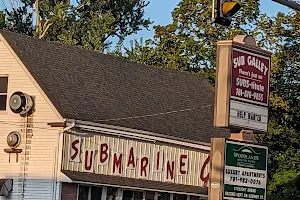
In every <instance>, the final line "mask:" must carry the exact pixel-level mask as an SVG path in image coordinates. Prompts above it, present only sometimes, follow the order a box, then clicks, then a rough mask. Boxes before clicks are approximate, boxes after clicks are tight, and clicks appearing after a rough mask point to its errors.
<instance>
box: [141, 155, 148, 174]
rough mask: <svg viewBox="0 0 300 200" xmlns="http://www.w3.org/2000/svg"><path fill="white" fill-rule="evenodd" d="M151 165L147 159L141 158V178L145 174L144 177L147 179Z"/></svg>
mask: <svg viewBox="0 0 300 200" xmlns="http://www.w3.org/2000/svg"><path fill="white" fill-rule="evenodd" d="M148 164H149V159H148V158H147V157H142V158H141V176H143V173H144V177H147V171H146V169H147V166H148Z"/></svg>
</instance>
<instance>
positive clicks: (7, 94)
mask: <svg viewBox="0 0 300 200" xmlns="http://www.w3.org/2000/svg"><path fill="white" fill-rule="evenodd" d="M2 77H4V78H7V86H6V93H3V92H0V96H5V95H6V102H5V110H0V114H6V113H7V110H8V109H7V108H8V107H9V106H8V102H9V86H10V83H9V80H10V79H9V76H8V74H0V78H2Z"/></svg>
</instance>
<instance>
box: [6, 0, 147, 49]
mask: <svg viewBox="0 0 300 200" xmlns="http://www.w3.org/2000/svg"><path fill="white" fill-rule="evenodd" d="M21 1H22V5H21V6H20V7H17V8H13V9H12V10H8V9H5V10H4V13H5V14H6V16H7V28H8V29H10V30H13V31H16V32H19V33H24V34H27V35H33V36H36V37H38V38H45V39H47V40H52V41H59V42H61V43H64V44H70V45H77V46H80V47H83V48H86V49H91V50H98V51H104V50H105V49H107V48H108V47H109V46H110V44H111V39H112V37H118V38H119V39H124V38H125V37H126V36H128V35H131V34H133V33H136V32H137V31H138V30H140V29H142V28H148V26H149V25H150V24H151V22H150V20H149V19H145V18H144V8H145V7H146V6H147V5H148V3H146V2H145V1H144V0H80V1H78V2H77V4H76V5H73V4H71V3H70V1H69V0H64V1H56V0H21ZM33 16H34V17H35V19H36V20H35V21H33Z"/></svg>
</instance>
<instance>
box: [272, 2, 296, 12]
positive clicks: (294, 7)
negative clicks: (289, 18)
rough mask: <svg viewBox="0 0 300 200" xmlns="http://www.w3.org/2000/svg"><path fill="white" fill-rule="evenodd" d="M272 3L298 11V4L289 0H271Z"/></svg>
mask: <svg viewBox="0 0 300 200" xmlns="http://www.w3.org/2000/svg"><path fill="white" fill-rule="evenodd" d="M272 1H275V2H276V3H280V4H282V5H284V6H287V7H289V8H292V9H294V10H297V11H300V4H298V3H297V2H295V1H291V0H272Z"/></svg>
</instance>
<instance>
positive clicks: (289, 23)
mask: <svg viewBox="0 0 300 200" xmlns="http://www.w3.org/2000/svg"><path fill="white" fill-rule="evenodd" d="M299 20H300V13H299V12H290V13H288V14H284V13H280V12H279V13H278V14H277V15H276V17H274V18H269V17H267V16H265V15H264V16H262V17H261V19H260V22H259V24H258V31H257V32H258V34H259V35H261V36H262V37H260V39H261V44H262V45H263V46H265V47H266V48H269V49H270V50H272V51H273V52H274V55H273V59H272V62H273V65H272V82H271V88H270V89H271V92H272V93H271V97H272V98H271V101H270V103H271V106H270V109H269V110H270V120H271V123H270V124H269V128H270V131H269V133H268V134H267V135H264V136H261V142H262V143H264V144H267V145H268V146H269V150H270V159H269V160H270V165H269V183H270V184H269V188H268V189H269V192H268V193H269V199H270V200H279V199H280V200H296V199H299V198H300V173H299V171H300V159H299V155H300V131H299V130H300V129H299V128H300V121H299V120H300V118H299V117H300V115H299V111H300V90H299V86H300V76H299V72H300V68H299V64H300V32H299V30H300V26H299ZM270 24H271V26H270Z"/></svg>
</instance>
